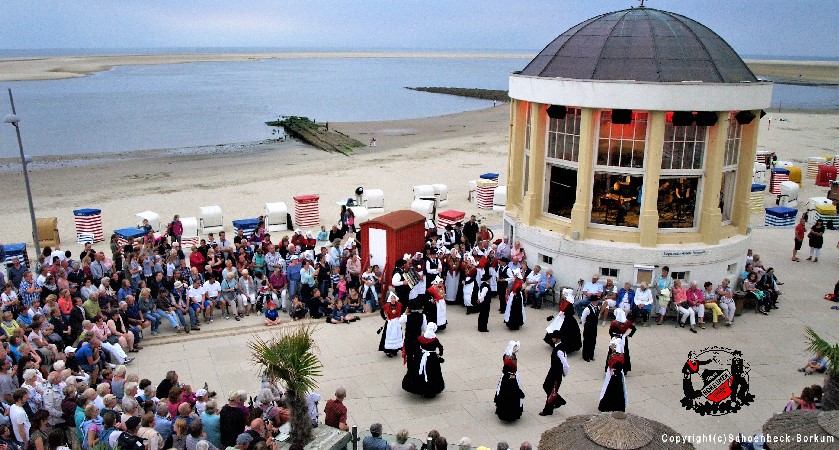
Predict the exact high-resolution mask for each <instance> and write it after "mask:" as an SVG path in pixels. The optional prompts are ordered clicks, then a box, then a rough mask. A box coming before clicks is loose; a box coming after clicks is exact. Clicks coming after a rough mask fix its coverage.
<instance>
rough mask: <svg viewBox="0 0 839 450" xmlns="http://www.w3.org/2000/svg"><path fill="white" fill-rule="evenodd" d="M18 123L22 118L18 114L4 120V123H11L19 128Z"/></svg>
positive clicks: (10, 115)
mask: <svg viewBox="0 0 839 450" xmlns="http://www.w3.org/2000/svg"><path fill="white" fill-rule="evenodd" d="M18 122H20V117H18V116H17V115H16V114H8V115H7V116H6V117H4V118H3V123H10V124H12V125H15V126H17V124H18Z"/></svg>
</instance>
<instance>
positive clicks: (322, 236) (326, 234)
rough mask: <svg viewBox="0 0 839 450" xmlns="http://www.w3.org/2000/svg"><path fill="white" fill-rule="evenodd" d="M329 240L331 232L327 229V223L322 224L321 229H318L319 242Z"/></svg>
mask: <svg viewBox="0 0 839 450" xmlns="http://www.w3.org/2000/svg"><path fill="white" fill-rule="evenodd" d="M328 240H329V232H328V231H326V225H321V226H320V231H318V242H326V241H328Z"/></svg>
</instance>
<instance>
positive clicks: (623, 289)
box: [615, 288, 635, 309]
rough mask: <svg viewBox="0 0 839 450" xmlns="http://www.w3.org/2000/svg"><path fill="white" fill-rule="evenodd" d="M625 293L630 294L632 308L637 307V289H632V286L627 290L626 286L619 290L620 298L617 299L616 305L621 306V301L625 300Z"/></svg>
mask: <svg viewBox="0 0 839 450" xmlns="http://www.w3.org/2000/svg"><path fill="white" fill-rule="evenodd" d="M624 294H629V307H630V309H631V308H634V307H635V290H634V289H632V288H630V289H629V291H627V290H626V289H625V288H620V289H619V290H618V298H616V299H615V305H616V306H617V307H618V308H620V306H621V302H622V301H623V296H624Z"/></svg>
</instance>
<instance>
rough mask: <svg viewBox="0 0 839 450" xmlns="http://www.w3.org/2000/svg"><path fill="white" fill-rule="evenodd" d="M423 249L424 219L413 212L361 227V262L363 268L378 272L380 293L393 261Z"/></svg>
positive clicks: (385, 285) (393, 213)
mask: <svg viewBox="0 0 839 450" xmlns="http://www.w3.org/2000/svg"><path fill="white" fill-rule="evenodd" d="M424 246H425V217H423V216H422V215H421V214H418V213H416V212H414V211H410V210H400V211H394V212H392V213H388V214H385V215H382V216H379V217H376V218H373V219H370V220H368V221H366V222H364V223H362V224H361V261H362V264H363V266H364V267H367V266H368V265H378V266H379V267H381V268H382V289H387V286H388V285H389V284H390V279H391V276H392V275H393V268H394V267H393V266H394V264H395V263H396V261H397V260H399V259H402V257H403V256H404V255H405V253H410V254H414V253H415V252H421V251H422V249H423V247H424Z"/></svg>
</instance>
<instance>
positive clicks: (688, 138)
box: [661, 121, 708, 170]
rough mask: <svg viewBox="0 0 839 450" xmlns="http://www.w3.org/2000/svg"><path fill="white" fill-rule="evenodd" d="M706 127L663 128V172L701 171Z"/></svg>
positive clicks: (668, 125)
mask: <svg viewBox="0 0 839 450" xmlns="http://www.w3.org/2000/svg"><path fill="white" fill-rule="evenodd" d="M707 130H708V127H700V126H696V125H690V126H678V127H677V126H673V124H672V123H671V122H669V121H668V122H667V123H666V124H665V126H664V147H663V148H662V152H661V168H662V169H663V170H701V169H702V162H703V161H702V160H703V157H704V155H705V135H706V133H707Z"/></svg>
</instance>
